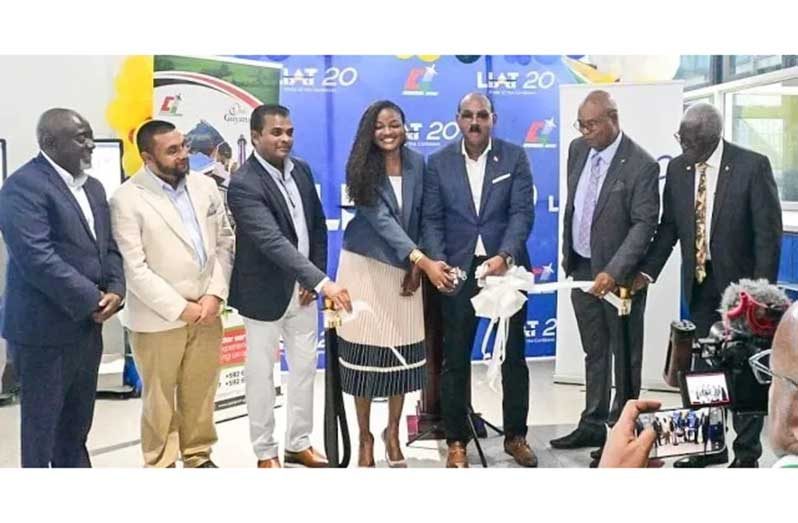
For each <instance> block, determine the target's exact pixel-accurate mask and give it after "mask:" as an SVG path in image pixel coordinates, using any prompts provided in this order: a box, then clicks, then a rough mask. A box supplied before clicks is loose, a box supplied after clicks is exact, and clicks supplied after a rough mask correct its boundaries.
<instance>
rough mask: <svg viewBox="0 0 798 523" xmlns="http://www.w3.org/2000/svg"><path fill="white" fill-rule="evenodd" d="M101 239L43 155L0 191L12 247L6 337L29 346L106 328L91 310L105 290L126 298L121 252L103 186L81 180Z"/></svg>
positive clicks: (0, 212)
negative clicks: (93, 232)
mask: <svg viewBox="0 0 798 523" xmlns="http://www.w3.org/2000/svg"><path fill="white" fill-rule="evenodd" d="M83 190H84V191H85V192H86V195H87V197H88V199H89V205H90V206H91V211H92V214H93V216H94V230H95V234H96V239H95V238H94V236H92V234H91V232H90V229H89V224H88V222H87V221H86V218H85V217H84V216H83V212H82V211H81V209H80V205H79V204H78V202H77V200H76V199H75V196H74V195H73V194H72V193H71V192H70V190H69V188H68V187H67V185H66V184H65V183H64V180H62V179H61V176H59V174H58V173H57V172H56V171H55V169H53V166H52V165H51V164H50V162H48V161H47V159H45V158H44V156H42V155H41V154H40V155H39V156H37V157H36V158H34V159H32V160H31V161H29V162H28V163H26V164H25V165H23V166H22V167H20V168H19V169H18V170H17V171H16V172H15V173H14V174H12V175H11V176H10V177H9V178H8V180H6V182H5V184H4V185H3V189H2V191H0V230H2V232H3V239H4V240H5V242H6V245H7V248H8V273H7V285H6V291H5V307H4V310H3V315H4V318H3V321H0V323H2V324H3V333H2V334H3V337H4V338H5V339H7V340H8V341H11V342H15V343H19V344H25V345H60V344H64V343H74V342H77V341H80V340H81V339H83V338H84V337H85V336H87V335H88V334H89V333H90V332H91V331H92V330H93V329H95V328H100V327H101V326H100V325H99V324H96V323H94V321H93V320H92V319H91V314H92V313H93V312H94V311H96V310H97V307H98V303H99V301H100V296H101V291H103V292H113V293H114V294H117V295H119V296H120V297H122V298H124V296H125V277H124V272H123V269H122V256H121V255H120V254H119V249H118V248H117V246H116V242H114V239H113V236H112V235H111V216H110V212H109V210H108V201H107V199H106V195H105V190H104V189H103V186H102V184H101V183H100V182H99V181H98V180H96V179H95V178H92V177H91V176H90V177H89V179H88V180H87V181H86V183H85V185H84V186H83Z"/></svg>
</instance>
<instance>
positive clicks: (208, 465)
mask: <svg viewBox="0 0 798 523" xmlns="http://www.w3.org/2000/svg"><path fill="white" fill-rule="evenodd" d="M196 468H198V469H218V468H219V467H217V466H216V463H214V462H213V461H211V460H208V461H205V462H204V463H202V464H200V465H197V466H196Z"/></svg>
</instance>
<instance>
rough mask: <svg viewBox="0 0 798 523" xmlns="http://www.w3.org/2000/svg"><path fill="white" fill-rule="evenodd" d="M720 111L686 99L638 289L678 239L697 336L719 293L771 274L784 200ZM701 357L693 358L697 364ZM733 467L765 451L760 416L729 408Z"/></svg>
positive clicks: (703, 461)
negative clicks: (731, 134)
mask: <svg viewBox="0 0 798 523" xmlns="http://www.w3.org/2000/svg"><path fill="white" fill-rule="evenodd" d="M722 132H723V118H722V116H721V114H720V112H719V111H718V110H717V109H716V108H715V107H713V106H712V105H710V104H707V103H699V104H695V105H692V106H690V108H688V109H687V111H686V112H685V113H684V117H683V118H682V122H681V124H680V126H679V133H678V134H677V135H676V136H677V139H678V140H679V143H680V145H681V147H682V154H681V155H679V156H677V157H676V158H674V159H673V160H671V162H670V164H669V165H668V174H667V178H666V181H665V193H664V195H663V200H662V206H663V209H662V218H661V219H660V223H659V227H658V229H657V233H656V236H655V237H654V242H653V243H652V245H651V247H650V249H649V252H648V254H647V255H646V258H645V260H644V262H643V263H642V264H641V266H640V274H638V275H637V277H636V278H635V288H643V287H645V286H646V285H647V284H648V283H649V282H651V281H656V279H657V277H658V276H659V273H660V271H662V268H663V266H664V265H665V262H667V261H668V258H669V257H670V255H671V252H672V251H673V246H674V244H675V243H676V241H677V240H678V241H679V243H680V244H681V249H682V289H683V292H684V297H685V301H686V302H687V304H688V306H689V309H690V319H691V321H692V322H693V323H695V325H696V337H698V338H703V337H706V336H707V335H708V334H709V329H710V327H711V326H712V324H713V323H715V322H717V321H720V319H721V317H720V313H719V312H718V309H719V307H720V301H721V295H722V293H723V291H724V290H725V289H726V287H728V286H729V284H730V283H735V282H737V281H739V280H740V279H741V278H753V279H756V278H765V279H767V280H769V281H771V282H775V281H776V277H777V274H778V267H779V255H780V250H781V235H782V223H781V205H780V203H779V195H778V190H777V188H776V182H775V180H774V178H773V171H772V170H771V168H770V161H769V160H768V158H767V157H766V156H763V155H761V154H758V153H755V152H753V151H749V150H746V149H743V148H742V147H738V146H736V145H734V144H733V143H730V142H727V141H726V140H723V139H722V138H721V136H722ZM702 363H703V360H698V361H697V367H699V366H700V365H701V364H702ZM733 422H734V428H735V431H736V432H737V438H736V439H735V441H734V453H735V459H734V462H733V463H732V466H733V467H755V466H757V464H758V461H757V460H758V459H759V456H761V455H762V445H761V443H760V441H759V436H760V433H761V431H762V424H763V420H762V417H761V416H750V415H749V416H741V415H736V414H735V415H734V417H733ZM726 461H728V452H727V451H724V452H721V453H718V454H715V455H711V456H693V457H691V458H686V459H684V460H681V461H678V462H676V463H675V464H674V466H676V467H683V466H687V467H701V466H705V465H708V464H716V463H725V462H726Z"/></svg>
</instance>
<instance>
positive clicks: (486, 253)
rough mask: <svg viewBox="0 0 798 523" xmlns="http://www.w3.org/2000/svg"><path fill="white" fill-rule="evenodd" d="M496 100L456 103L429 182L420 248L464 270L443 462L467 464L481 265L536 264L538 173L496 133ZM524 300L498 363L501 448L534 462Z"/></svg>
mask: <svg viewBox="0 0 798 523" xmlns="http://www.w3.org/2000/svg"><path fill="white" fill-rule="evenodd" d="M495 122H496V114H495V113H494V112H493V104H492V103H491V101H490V99H489V98H488V97H487V96H485V95H484V94H482V93H478V92H477V93H470V94H468V95H466V96H465V97H464V98H463V99H462V100H461V101H460V103H459V104H458V107H457V124H458V126H459V127H460V131H461V132H462V133H463V139H462V140H458V141H457V142H454V143H452V144H450V145H448V146H446V147H444V148H443V149H442V150H440V151H438V152H436V153H435V154H433V155H431V156H430V158H429V162H428V163H427V174H426V176H425V181H424V208H423V211H422V213H423V214H422V231H423V232H422V234H423V240H422V245H423V246H424V250H425V252H426V253H427V255H428V256H429V257H430V258H432V259H435V260H443V261H444V262H446V263H447V264H449V265H450V266H452V267H459V268H460V269H462V270H463V271H464V272H466V273H467V275H468V277H467V279H466V280H465V282H464V283H463V284H462V285H461V286H459V287H457V288H454V289H450V288H447V287H446V285H445V284H443V285H441V286H440V287H439V290H440V291H442V292H444V296H443V299H442V308H443V371H442V374H441V410H442V414H443V420H444V425H445V429H446V440H447V443H448V445H449V452H448V457H447V460H446V466H447V467H454V468H464V467H467V466H468V459H467V456H466V443H467V441H468V439H469V430H468V424H467V413H468V407H469V406H468V402H469V399H468V398H469V396H470V394H469V388H468V387H469V377H470V371H471V346H472V344H473V342H474V334H475V332H476V326H477V321H476V316H475V314H474V307H473V306H472V304H471V298H473V297H474V296H475V295H476V294H477V292H478V291H479V289H478V288H477V282H476V278H475V271H476V269H477V267H479V266H480V265H482V264H485V266H486V268H487V271H486V273H485V274H486V275H501V274H503V273H504V272H505V271H507V269H508V267H510V266H512V265H513V264H518V265H520V266H523V267H526V268H527V269H528V268H529V266H530V262H529V254H528V253H527V250H526V241H527V238H528V237H529V233H530V232H531V230H532V224H533V222H534V218H535V214H534V213H535V209H534V206H533V201H532V200H533V187H532V172H531V170H530V168H529V160H528V159H527V157H526V153H525V152H524V150H523V149H522V148H521V147H518V146H517V145H513V144H510V143H508V142H505V141H504V140H499V139H496V138H491V131H492V129H493V125H494V123H495ZM525 319H526V305H524V307H523V308H522V309H521V310H520V311H519V312H518V313H516V314H515V315H514V316H513V317H512V319H511V321H510V333H509V340H508V342H507V347H506V356H505V360H504V363H503V364H502V384H503V389H504V398H503V403H502V408H503V412H504V430H505V440H504V449H505V451H506V452H507V453H508V454H510V455H511V456H513V458H514V459H515V461H516V462H517V463H519V464H520V465H522V466H526V467H534V466H537V457H536V456H535V454H534V453H533V452H532V449H531V448H530V447H529V444H528V443H527V441H526V432H527V423H526V417H527V413H528V411H529V369H528V368H527V365H526V361H525V359H524V346H525V342H524V321H525Z"/></svg>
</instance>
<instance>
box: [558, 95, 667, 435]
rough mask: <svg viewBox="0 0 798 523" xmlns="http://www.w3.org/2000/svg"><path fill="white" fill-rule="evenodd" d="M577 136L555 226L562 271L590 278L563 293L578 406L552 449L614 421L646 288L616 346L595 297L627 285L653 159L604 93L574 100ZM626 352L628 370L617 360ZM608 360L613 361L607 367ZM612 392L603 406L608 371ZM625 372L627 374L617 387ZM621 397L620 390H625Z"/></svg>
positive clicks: (643, 229)
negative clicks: (569, 306)
mask: <svg viewBox="0 0 798 523" xmlns="http://www.w3.org/2000/svg"><path fill="white" fill-rule="evenodd" d="M577 118H578V119H577V122H576V124H575V126H576V127H577V129H578V130H579V132H580V133H582V136H580V137H579V138H577V139H575V140H574V141H573V142H571V145H570V146H569V148H568V201H567V204H566V208H565V219H564V222H563V223H564V225H563V239H562V249H563V269H564V270H565V274H566V275H568V276H573V277H574V279H575V280H592V281H593V287H592V288H591V289H589V290H588V291H587V292H584V291H582V290H580V289H574V290H573V291H572V293H571V302H572V303H573V307H574V312H575V314H576V322H577V325H578V327H579V335H580V338H581V339H582V349H583V351H584V352H585V382H586V389H587V390H586V393H585V409H584V410H583V411H582V415H581V416H580V419H579V424H578V426H577V428H576V429H575V430H574V431H573V432H571V433H570V434H568V435H566V436H563V437H561V438H557V439H553V440H551V446H552V447H554V448H557V449H571V448H580V447H588V446H601V445H603V444H604V440H605V438H606V428H605V424H606V423H608V422H609V423H612V422H614V421H615V420H617V419H618V415H619V414H620V412H621V409H622V408H623V406H624V404H625V403H626V400H628V399H631V398H637V397H638V395H639V394H640V377H641V371H642V362H643V315H644V312H645V307H646V293H645V292H642V291H641V292H639V293H637V295H635V296H634V297H633V300H632V313H631V317H630V320H629V330H630V332H629V341H630V345H629V347H623V346H622V345H623V333H622V332H621V322H620V320H619V318H618V311H617V310H616V309H615V308H614V307H613V306H611V305H610V304H609V303H607V302H606V301H605V300H604V299H603V297H604V295H605V294H606V293H608V292H612V291H614V290H615V288H616V286H618V285H626V286H631V283H632V280H633V279H634V276H635V274H636V270H637V267H638V264H639V263H640V261H641V260H642V259H643V256H644V255H645V253H646V249H647V248H648V245H649V243H650V242H651V238H652V236H653V235H654V230H655V228H656V226H657V217H658V215H659V190H658V176H659V165H658V164H657V162H656V161H655V160H654V158H652V157H651V155H649V154H648V153H647V152H646V151H645V150H643V148H642V147H640V146H639V145H637V144H636V143H635V142H634V141H633V140H632V139H631V138H630V137H629V136H628V135H627V134H626V133H624V132H622V131H621V126H620V122H619V117H618V107H617V104H616V103H615V101H614V100H613V99H612V97H611V96H610V94H609V93H608V92H606V91H593V92H591V93H589V94H588V96H587V97H586V98H585V100H584V101H583V102H582V104H581V105H580V106H579V113H578V117H577ZM623 350H628V351H629V361H630V362H631V368H630V369H626V368H625V366H624V361H625V358H624V355H623V353H622V351H623ZM613 360H614V365H613ZM613 368H614V374H615V384H616V394H615V398H614V401H613V402H612V408H610V394H611V387H612V370H611V369H613ZM627 376H628V377H629V378H630V379H631V382H630V383H629V384H628V385H629V386H628V388H627V387H624V384H625V380H626V378H627ZM627 389H628V393H629V394H631V396H630V397H629V398H625V397H623V394H621V393H620V391H623V390H627Z"/></svg>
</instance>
